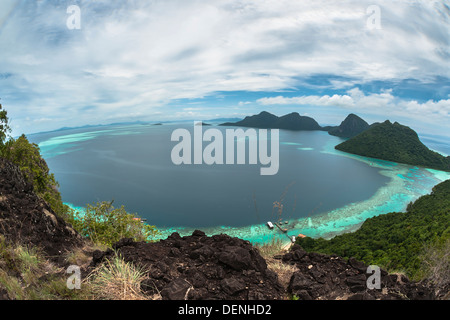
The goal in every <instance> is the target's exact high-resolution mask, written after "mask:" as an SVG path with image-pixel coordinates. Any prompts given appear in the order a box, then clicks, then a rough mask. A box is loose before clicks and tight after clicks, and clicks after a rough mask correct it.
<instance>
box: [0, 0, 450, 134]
mask: <svg viewBox="0 0 450 320" xmlns="http://www.w3.org/2000/svg"><path fill="white" fill-rule="evenodd" d="M72 5H76V6H77V7H78V8H79V9H80V15H79V17H80V19H79V20H78V19H77V18H78V15H77V12H76V11H71V10H68V8H69V6H72ZM449 7H450V3H449V2H448V1H431V0H423V1H413V0H408V1H407V0H404V1H400V0H398V1H396V0H385V1H376V0H369V1H365V0H343V1H331V0H328V1H325V0H301V1H300V0H201V1H200V0H199V1H197V0H158V1H152V0H128V1H126V0H114V1H112V0H78V1H77V0H70V1H65V0H23V1H19V0H1V1H0V46H1V47H0V98H1V103H2V104H3V106H4V107H6V109H7V110H8V114H9V116H10V118H11V124H12V127H13V130H14V131H13V134H16V135H17V134H20V133H23V132H24V133H33V132H40V131H48V130H53V129H57V128H60V127H64V126H80V125H85V124H105V123H112V122H119V121H136V120H148V121H162V120H187V119H192V120H205V119H212V118H219V117H220V118H222V117H244V116H246V115H251V114H255V113H259V112H260V111H263V110H266V111H269V112H272V113H274V114H277V115H283V114H286V113H289V112H293V111H296V112H299V113H300V114H302V115H309V116H311V117H314V118H315V119H316V120H317V121H318V122H319V123H320V124H322V125H325V124H339V123H340V122H341V121H342V120H343V119H344V118H345V116H346V115H347V114H348V113H350V112H353V113H356V114H358V115H360V116H361V117H363V118H364V119H366V120H367V121H368V122H370V123H372V122H375V121H384V120H386V119H389V120H391V121H399V122H400V123H402V124H405V125H409V126H411V127H412V128H413V129H415V130H417V131H419V132H424V133H434V134H441V135H447V136H450V130H449V129H450V62H449V61H450V43H449V42H450V18H449V17H450V8H449ZM77 23H79V25H78V24H77ZM78 26H79V27H80V28H79V29H78V28H74V27H78Z"/></svg>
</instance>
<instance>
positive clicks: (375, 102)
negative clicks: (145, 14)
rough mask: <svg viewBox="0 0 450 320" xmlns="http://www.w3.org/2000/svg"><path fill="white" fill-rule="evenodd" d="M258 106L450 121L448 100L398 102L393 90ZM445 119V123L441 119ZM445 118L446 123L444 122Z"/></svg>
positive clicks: (356, 90) (269, 100) (279, 98)
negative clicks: (287, 106) (307, 106)
mask: <svg viewBox="0 0 450 320" xmlns="http://www.w3.org/2000/svg"><path fill="white" fill-rule="evenodd" d="M256 102H257V103H259V104H261V105H264V106H269V105H309V106H319V107H320V106H322V107H330V106H335V107H341V108H345V109H349V110H354V111H355V112H362V113H365V114H375V115H382V116H385V117H388V118H389V117H392V116H401V117H410V118H413V119H416V120H420V121H422V122H426V123H440V124H442V123H443V122H442V121H444V122H446V121H448V119H450V99H442V100H439V101H433V100H428V101H426V102H422V103H420V102H418V101H416V100H404V99H399V98H397V97H395V96H393V95H392V90H385V91H383V92H381V93H371V94H367V95H366V94H364V92H362V91H361V90H360V89H359V88H353V89H350V90H348V91H347V94H344V95H337V94H336V95H333V96H329V95H324V96H316V95H312V96H300V97H283V96H277V97H268V98H261V99H258V100H257V101H256ZM443 119H444V120H443ZM445 119H447V120H445Z"/></svg>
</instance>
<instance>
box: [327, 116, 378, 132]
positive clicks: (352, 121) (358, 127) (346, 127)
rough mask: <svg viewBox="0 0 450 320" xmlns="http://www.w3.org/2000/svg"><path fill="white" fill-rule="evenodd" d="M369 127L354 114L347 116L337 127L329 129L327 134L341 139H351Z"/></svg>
mask: <svg viewBox="0 0 450 320" xmlns="http://www.w3.org/2000/svg"><path fill="white" fill-rule="evenodd" d="M369 127H370V125H369V124H368V123H367V122H366V121H364V120H363V119H361V118H360V117H358V116H357V115H356V114H353V113H351V114H349V115H348V116H347V118H345V120H344V121H342V123H341V124H340V126H338V127H331V128H329V130H328V133H329V134H331V135H332V136H337V137H341V138H352V137H354V136H356V135H358V134H360V133H361V132H363V131H365V130H367V129H369Z"/></svg>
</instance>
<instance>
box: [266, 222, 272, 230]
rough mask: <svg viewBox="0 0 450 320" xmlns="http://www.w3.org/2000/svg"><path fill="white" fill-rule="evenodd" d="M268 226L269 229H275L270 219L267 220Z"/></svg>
mask: <svg viewBox="0 0 450 320" xmlns="http://www.w3.org/2000/svg"><path fill="white" fill-rule="evenodd" d="M267 226H268V227H269V229H273V223H272V222H270V221H267Z"/></svg>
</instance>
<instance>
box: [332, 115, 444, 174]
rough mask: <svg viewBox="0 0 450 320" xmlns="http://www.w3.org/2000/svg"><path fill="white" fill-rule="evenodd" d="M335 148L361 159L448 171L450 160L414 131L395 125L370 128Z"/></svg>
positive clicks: (378, 125) (379, 125) (377, 125)
mask: <svg viewBox="0 0 450 320" xmlns="http://www.w3.org/2000/svg"><path fill="white" fill-rule="evenodd" d="M335 148H336V149H337V150H340V151H345V152H348V153H353V154H357V155H361V156H366V157H371V158H378V159H383V160H388V161H393V162H399V163H406V164H411V165H417V166H423V167H427V168H432V169H437V170H444V171H450V157H444V156H442V155H441V154H439V153H437V152H434V151H431V150H430V149H428V148H427V147H426V146H425V145H424V144H423V143H422V142H421V141H420V140H419V137H418V135H417V133H416V132H415V131H414V130H412V129H411V128H409V127H407V126H403V125H401V124H399V123H397V122H395V123H391V122H390V121H385V122H383V123H379V124H376V125H373V126H371V127H370V128H369V129H367V130H365V131H363V132H362V133H360V134H358V135H357V136H355V137H353V138H351V139H349V140H347V141H345V142H343V143H341V144H339V145H337V146H336V147H335Z"/></svg>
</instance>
